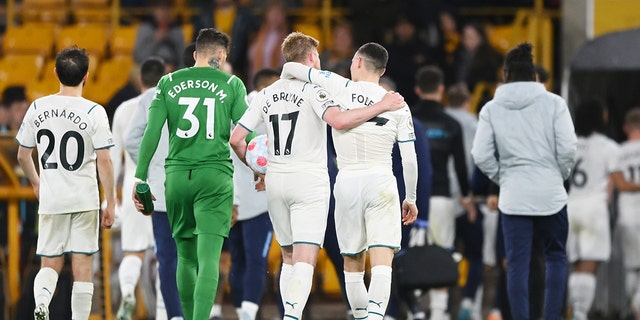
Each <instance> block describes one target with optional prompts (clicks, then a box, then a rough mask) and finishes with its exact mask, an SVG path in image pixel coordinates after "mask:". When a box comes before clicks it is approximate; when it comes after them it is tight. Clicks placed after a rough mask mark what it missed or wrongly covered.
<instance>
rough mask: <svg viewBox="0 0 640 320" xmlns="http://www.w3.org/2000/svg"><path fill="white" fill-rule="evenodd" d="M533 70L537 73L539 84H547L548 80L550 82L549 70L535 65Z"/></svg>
mask: <svg viewBox="0 0 640 320" xmlns="http://www.w3.org/2000/svg"><path fill="white" fill-rule="evenodd" d="M533 68H534V70H535V72H536V75H537V76H538V82H540V83H545V82H547V80H549V72H547V70H546V69H545V68H544V67H543V66H541V65H539V64H535V65H533Z"/></svg>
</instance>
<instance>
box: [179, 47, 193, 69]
mask: <svg viewBox="0 0 640 320" xmlns="http://www.w3.org/2000/svg"><path fill="white" fill-rule="evenodd" d="M195 51H196V43H195V42H192V43H190V44H189V45H187V46H186V47H184V51H183V52H182V63H183V64H184V66H185V67H193V65H195V64H196V59H194V58H193V53H194V52H195Z"/></svg>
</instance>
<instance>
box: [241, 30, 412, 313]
mask: <svg viewBox="0 0 640 320" xmlns="http://www.w3.org/2000/svg"><path fill="white" fill-rule="evenodd" d="M318 44H319V43H318V41H317V40H316V39H314V38H312V37H310V36H307V35H305V34H302V33H300V32H293V33H291V34H289V35H288V36H287V37H286V39H285V40H284V42H283V43H282V53H283V54H284V57H285V59H286V60H287V61H296V62H300V63H303V64H305V65H307V66H309V67H313V68H315V69H319V68H320V58H319V55H318V49H317V47H318ZM403 105H404V99H403V98H402V96H400V95H399V94H397V93H389V94H387V95H385V97H384V99H382V101H380V102H379V103H377V104H374V105H372V106H370V107H368V108H358V109H352V110H345V111H342V110H341V108H340V105H339V104H338V103H336V102H335V101H334V100H333V98H332V96H331V95H330V94H329V92H328V91H327V90H326V89H324V88H322V87H320V86H317V85H313V84H310V83H307V82H304V81H299V80H290V79H280V80H278V81H276V82H275V83H274V84H272V85H271V86H269V87H267V88H266V89H264V90H262V91H261V92H260V93H259V94H258V96H256V98H254V99H253V101H252V102H251V106H250V108H249V109H248V110H247V111H246V113H245V114H244V116H243V117H242V118H241V119H240V121H239V125H238V126H236V127H235V129H234V130H233V132H232V134H231V138H230V140H229V143H230V144H231V146H232V147H233V150H234V151H235V152H236V154H237V155H238V157H239V158H240V159H241V160H243V162H244V159H245V151H246V142H245V140H244V139H245V137H246V136H247V135H248V134H249V133H250V132H251V131H253V130H255V129H256V128H257V127H258V126H259V125H261V124H265V125H266V126H267V136H268V138H269V159H268V163H269V164H268V167H267V172H268V179H266V180H265V183H266V185H265V187H266V192H267V199H268V208H269V216H270V217H271V222H272V223H273V227H274V231H275V235H276V239H277V241H278V243H279V244H280V247H281V248H282V255H283V265H282V271H281V275H280V289H281V290H280V292H281V294H282V297H283V299H282V300H283V302H284V312H285V315H284V316H285V318H294V319H299V318H300V317H301V315H302V312H303V309H304V307H305V305H306V302H307V299H308V296H309V292H310V291H311V283H312V277H313V271H314V266H315V264H316V260H317V256H318V251H319V249H320V247H321V246H322V243H323V239H324V234H325V229H326V225H327V215H328V205H329V176H328V173H327V152H326V150H327V149H326V148H327V132H326V124H325V122H326V123H328V124H330V125H331V126H332V127H334V128H336V129H340V130H342V129H348V128H353V127H355V126H358V125H360V124H362V123H364V122H365V121H367V120H369V119H371V118H373V117H375V116H377V115H378V114H380V113H382V112H385V111H392V110H397V109H400V108H402V107H403ZM323 120H324V121H323Z"/></svg>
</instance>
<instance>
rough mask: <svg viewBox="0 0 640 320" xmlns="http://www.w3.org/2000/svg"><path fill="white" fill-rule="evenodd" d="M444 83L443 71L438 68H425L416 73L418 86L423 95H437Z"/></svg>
mask: <svg viewBox="0 0 640 320" xmlns="http://www.w3.org/2000/svg"><path fill="white" fill-rule="evenodd" d="M443 83H444V75H443V73H442V70H440V68H438V67H436V66H425V67H422V68H420V69H418V72H417V73H416V86H417V87H418V88H419V89H420V91H422V93H435V92H436V91H438V87H439V86H441V85H442V84H443Z"/></svg>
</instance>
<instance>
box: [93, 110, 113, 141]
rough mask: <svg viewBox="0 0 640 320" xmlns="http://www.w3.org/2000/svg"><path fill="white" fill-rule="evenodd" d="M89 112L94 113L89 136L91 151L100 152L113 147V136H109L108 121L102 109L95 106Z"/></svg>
mask: <svg viewBox="0 0 640 320" xmlns="http://www.w3.org/2000/svg"><path fill="white" fill-rule="evenodd" d="M91 112H92V113H94V116H93V117H94V125H93V135H91V142H92V143H93V149H95V150H100V149H108V148H111V147H113V136H112V135H111V128H110V127H109V119H108V118H107V112H106V111H105V110H104V107H102V106H101V105H96V106H95V107H94V108H93V110H92V111H91Z"/></svg>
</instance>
